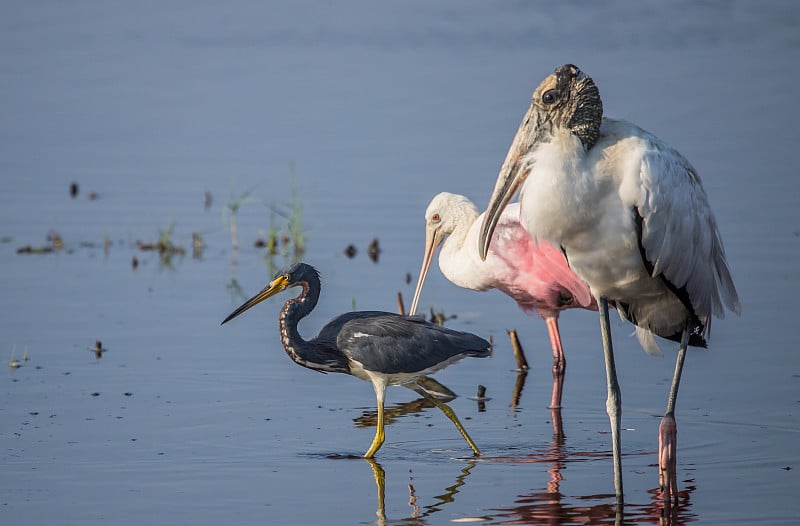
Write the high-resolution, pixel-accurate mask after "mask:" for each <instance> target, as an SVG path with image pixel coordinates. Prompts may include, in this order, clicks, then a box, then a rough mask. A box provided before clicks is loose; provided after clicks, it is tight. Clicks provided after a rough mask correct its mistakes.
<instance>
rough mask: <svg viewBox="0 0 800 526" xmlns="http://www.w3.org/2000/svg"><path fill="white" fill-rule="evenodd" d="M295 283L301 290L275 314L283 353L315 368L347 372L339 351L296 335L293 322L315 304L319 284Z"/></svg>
mask: <svg viewBox="0 0 800 526" xmlns="http://www.w3.org/2000/svg"><path fill="white" fill-rule="evenodd" d="M299 286H300V287H302V288H303V292H301V293H300V295H299V296H297V297H296V298H292V299H290V300H288V301H287V302H286V304H285V305H284V306H283V309H282V310H281V313H280V315H279V316H278V325H279V327H280V335H281V344H283V348H284V350H286V354H288V355H289V358H291V359H292V361H294V362H295V363H296V364H298V365H302V366H303V367H307V368H309V369H314V370H315V371H323V372H332V373H342V372H349V368H348V366H347V363H346V361H344V360H343V359H342V356H341V353H338V352H336V350H335V349H331V348H326V346H325V345H320V344H319V343H317V342H316V341H313V340H312V341H306V340H304V339H303V337H302V336H300V332H299V331H298V330H297V325H298V323H299V322H300V320H301V319H303V318H305V317H306V316H308V314H309V313H310V312H311V311H312V310H313V309H314V307H315V306H316V305H317V300H318V299H319V284H317V286H316V287H313V286H312V287H309V285H308V284H307V283H301V284H300V285H299Z"/></svg>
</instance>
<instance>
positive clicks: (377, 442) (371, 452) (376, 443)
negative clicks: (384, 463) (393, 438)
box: [364, 426, 386, 458]
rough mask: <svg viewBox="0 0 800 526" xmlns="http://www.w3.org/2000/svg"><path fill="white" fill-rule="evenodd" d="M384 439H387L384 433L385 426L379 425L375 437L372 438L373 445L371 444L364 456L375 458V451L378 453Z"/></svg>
mask: <svg viewBox="0 0 800 526" xmlns="http://www.w3.org/2000/svg"><path fill="white" fill-rule="evenodd" d="M384 440H386V437H385V435H384V433H383V426H378V431H377V432H376V433H375V438H374V439H372V445H371V446H369V449H368V450H367V452H366V453H364V458H373V457H374V456H375V453H377V452H378V450H379V449H380V448H381V446H382V445H383V442H384Z"/></svg>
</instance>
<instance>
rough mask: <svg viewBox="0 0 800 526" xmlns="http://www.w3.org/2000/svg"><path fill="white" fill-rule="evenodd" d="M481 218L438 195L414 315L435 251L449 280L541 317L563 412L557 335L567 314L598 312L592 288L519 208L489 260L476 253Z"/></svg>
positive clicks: (499, 233) (504, 223)
mask: <svg viewBox="0 0 800 526" xmlns="http://www.w3.org/2000/svg"><path fill="white" fill-rule="evenodd" d="M482 219H483V216H482V215H479V213H478V209H477V208H476V207H475V205H474V204H473V203H472V202H471V201H470V200H469V199H467V198H466V197H464V196H463V195H457V194H451V193H448V192H442V193H440V194H437V195H436V196H435V197H434V198H433V199H432V200H431V202H430V204H429V205H428V209H427V210H426V211H425V254H424V256H423V258H422V269H421V270H420V274H419V280H418V281H417V289H416V290H415V291H414V299H413V300H412V302H411V310H410V311H409V313H410V314H412V315H413V314H414V313H415V312H416V309H417V304H418V303H419V296H420V292H421V291H422V285H423V283H424V282H425V276H427V274H428V269H429V268H430V265H431V261H432V260H433V255H434V253H435V252H436V248H437V247H438V246H439V245H442V249H441V251H440V253H439V268H440V269H441V271H442V274H444V275H445V277H447V279H448V280H450V281H451V282H453V283H454V284H456V285H458V286H459V287H463V288H467V289H472V290H478V291H482V290H488V289H493V288H494V289H499V290H500V291H502V292H504V293H505V294H507V295H508V296H510V297H511V298H512V299H513V300H514V301H516V302H517V305H518V306H519V308H520V309H522V310H523V311H525V312H526V313H530V312H532V311H534V310H535V311H538V312H539V315H540V316H541V317H542V318H543V319H544V321H545V323H546V324H547V331H548V333H549V335H550V344H551V347H552V349H553V394H552V396H551V398H550V408H551V409H558V408H560V407H561V393H562V391H563V387H564V371H565V368H566V360H565V358H564V350H563V348H562V346H561V334H560V332H559V330H558V315H559V312H560V311H562V310H564V309H574V308H584V309H590V310H597V303H596V302H595V300H594V297H592V294H591V292H590V291H589V287H588V286H587V285H586V284H585V283H584V282H583V281H581V279H580V278H579V277H578V276H576V275H575V273H574V272H573V271H572V269H570V268H569V265H568V264H567V261H566V260H565V259H564V255H563V254H562V253H561V251H560V250H558V249H556V248H554V247H553V246H552V245H550V244H549V243H546V242H540V243H537V242H536V240H535V239H533V237H531V236H530V234H528V231H527V230H525V228H524V227H523V226H522V224H520V221H519V205H518V204H511V205H508V207H506V209H505V210H504V211H503V214H502V215H501V217H500V219H499V220H498V222H497V226H496V228H495V230H494V239H493V242H492V246H491V247H490V250H489V252H488V254H487V257H486V260H485V261H484V260H482V259H481V258H480V257H479V256H478V253H477V252H476V251H475V244H476V243H477V241H478V233H479V231H480V226H481V220H482Z"/></svg>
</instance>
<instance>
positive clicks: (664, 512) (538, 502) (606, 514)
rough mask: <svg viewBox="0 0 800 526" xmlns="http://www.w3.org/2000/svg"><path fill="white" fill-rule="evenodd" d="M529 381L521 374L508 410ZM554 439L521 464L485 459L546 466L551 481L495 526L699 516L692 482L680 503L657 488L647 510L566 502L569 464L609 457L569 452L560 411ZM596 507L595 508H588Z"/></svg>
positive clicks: (665, 524)
mask: <svg viewBox="0 0 800 526" xmlns="http://www.w3.org/2000/svg"><path fill="white" fill-rule="evenodd" d="M526 378H527V372H526V371H524V370H523V371H520V372H519V374H518V375H517V378H516V381H515V383H514V389H513V391H512V395H511V407H512V408H517V407H518V406H519V403H520V400H521V397H522V391H523V389H524V387H525V380H526ZM550 413H551V419H552V424H553V436H552V440H551V441H550V444H548V446H547V447H546V448H544V449H542V450H540V451H536V452H534V453H532V454H530V455H526V456H525V457H522V458H494V459H492V458H483V459H482V460H484V461H491V462H519V463H545V464H550V465H549V467H548V469H547V473H548V475H549V480H548V482H547V484H546V485H545V487H544V489H543V491H534V492H531V493H526V494H521V495H518V496H517V497H516V500H515V503H514V505H513V506H509V507H502V508H497V509H496V510H495V511H499V513H497V514H496V515H494V516H493V519H496V520H497V522H493V524H546V525H561V524H659V525H661V526H679V525H682V524H687V523H689V522H694V521H696V520H697V515H696V514H694V513H692V512H691V507H690V504H691V499H690V497H691V494H692V493H693V492H694V491H695V489H696V486H694V484H693V482H694V481H692V480H688V481H685V482H686V483H687V486H686V489H684V490H683V491H680V492H679V493H678V499H677V500H676V501H672V500H671V499H665V498H664V494H663V491H662V490H661V489H660V488H654V489H651V490H648V494H649V495H650V497H651V498H650V501H649V502H647V503H645V504H631V503H627V504H625V505H624V507H622V506H618V505H617V503H616V497H615V495H613V494H608V495H602V494H600V495H580V496H568V495H564V494H563V493H562V492H561V489H560V485H561V482H562V481H563V480H564V477H563V475H562V473H561V472H562V470H563V469H564V468H565V466H566V464H567V463H570V462H584V461H586V460H589V459H591V458H596V457H599V456H608V453H598V452H572V453H570V452H568V450H567V447H566V442H567V440H566V436H565V434H564V425H563V419H562V415H561V409H560V408H551V409H550ZM593 501H597V502H596V503H595V504H591V503H592V502H593Z"/></svg>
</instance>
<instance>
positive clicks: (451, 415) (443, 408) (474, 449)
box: [378, 388, 481, 457]
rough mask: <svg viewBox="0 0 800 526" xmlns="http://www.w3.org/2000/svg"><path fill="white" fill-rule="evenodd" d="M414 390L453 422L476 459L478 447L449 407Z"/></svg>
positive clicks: (419, 389)
mask: <svg viewBox="0 0 800 526" xmlns="http://www.w3.org/2000/svg"><path fill="white" fill-rule="evenodd" d="M414 390H415V391H416V392H417V393H419V394H420V395H422V396H423V397H425V398H427V399H428V400H430V401H431V402H433V404H434V405H435V406H436V407H438V408H439V409H441V411H442V413H444V416H446V417H447V418H449V419H450V421H451V422H453V424H455V426H456V429H458V432H459V433H461V436H463V437H464V440H466V441H467V444H469V447H471V448H472V452H473V453H475V456H476V457H479V456H481V451H480V450H479V449H478V446H476V445H475V442H473V441H472V439H471V438H470V436H469V433H467V430H466V429H464V426H462V425H461V422H459V420H458V417H457V416H456V413H455V411H453V409H452V408H451V407H450V406H449V405H447V404H445V403H444V402H442V401H441V400H439V399H438V398H436V397H435V396H431V395H430V394H428V392H427V391H425V389H422V388H418V389H414ZM378 414H379V415H380V413H378Z"/></svg>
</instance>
